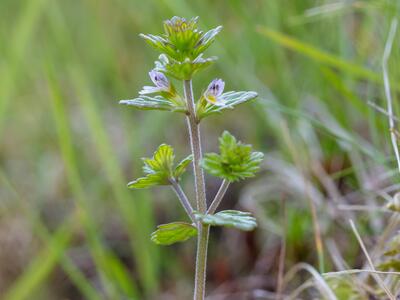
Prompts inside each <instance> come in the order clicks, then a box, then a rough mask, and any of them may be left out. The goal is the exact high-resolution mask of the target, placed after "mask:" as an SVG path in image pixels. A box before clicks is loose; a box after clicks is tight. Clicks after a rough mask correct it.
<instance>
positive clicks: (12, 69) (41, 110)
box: [0, 0, 400, 300]
mask: <svg viewBox="0 0 400 300" xmlns="http://www.w3.org/2000/svg"><path fill="white" fill-rule="evenodd" d="M322 3H325V2H319V1H311V0H302V1H279V0H271V1H241V0H231V1H211V0H206V1H183V0H161V1H139V0H132V1H127V0H116V1H111V0H100V1H95V0H83V1H76V0H72V1H60V0H56V1H46V0H29V1H28V0H22V1H13V0H3V1H1V2H0V25H1V26H0V141H1V142H0V170H1V176H0V178H1V180H0V241H1V240H3V239H2V236H1V232H3V231H2V230H1V228H2V226H6V224H8V223H7V222H8V221H7V220H8V219H7V218H9V217H10V216H16V217H18V218H22V219H26V220H27V222H28V224H29V226H28V228H29V231H30V233H31V234H32V236H33V241H32V243H31V251H30V252H29V253H31V255H32V256H31V257H29V262H30V263H29V264H28V265H27V266H26V267H25V268H24V269H22V270H21V269H18V270H15V272H16V273H15V276H14V277H10V280H8V279H7V278H5V279H3V280H2V279H1V277H2V276H3V271H4V270H7V268H11V270H13V272H14V268H13V266H14V265H17V263H16V262H15V263H11V261H12V260H13V259H14V258H13V257H14V256H13V255H14V254H13V253H2V252H1V250H0V295H1V297H0V298H3V295H4V299H41V300H46V299H65V298H68V297H78V298H76V299H125V298H126V299H141V300H142V299H164V298H163V297H167V295H168V294H169V295H173V296H172V298H174V297H175V298H178V299H186V298H188V297H189V296H188V295H190V293H191V292H190V290H191V286H192V284H193V283H192V274H193V267H192V266H191V262H192V260H193V255H194V254H193V251H194V245H193V243H188V244H187V245H185V246H178V247H174V248H164V247H163V248H159V247H157V246H155V245H154V244H152V243H151V241H150V237H149V236H150V233H151V232H152V231H153V230H154V229H155V228H156V224H159V223H165V222H171V221H174V220H175V218H176V219H177V218H178V216H183V211H182V210H181V209H180V207H179V204H178V203H177V202H176V201H175V199H174V198H173V194H172V192H171V191H169V190H165V189H156V190H155V191H151V192H150V191H144V192H132V191H130V190H128V189H127V188H126V183H127V182H129V181H130V180H131V179H133V178H136V177H137V176H138V175H140V174H141V170H140V157H145V156H149V155H151V154H152V153H153V151H154V149H155V148H156V147H157V146H158V145H159V144H160V143H162V142H168V143H169V144H171V145H173V147H174V148H175V149H176V151H177V156H179V157H184V156H185V155H186V154H188V152H189V147H188V145H187V139H186V138H187V137H186V127H185V123H184V120H182V119H181V118H176V115H174V114H168V113H160V112H141V111H135V110H131V109H128V108H126V107H119V106H118V104H117V103H118V100H119V99H128V98H133V97H134V96H136V94H137V91H138V90H139V89H140V88H141V87H142V86H143V85H146V84H148V83H149V79H148V78H147V72H148V71H149V70H150V69H151V68H152V67H153V61H154V60H155V58H156V56H157V55H156V54H155V52H154V51H152V49H150V47H148V45H146V44H145V43H144V42H143V41H142V40H141V39H140V38H139V37H138V34H139V33H141V32H144V33H159V32H160V31H161V22H162V20H164V19H167V18H169V17H171V16H173V15H181V16H186V17H192V16H196V15H198V16H200V26H201V27H203V28H205V29H206V28H209V27H212V26H216V25H219V24H221V25H223V27H224V29H223V31H222V32H221V34H220V37H219V39H218V40H217V41H216V42H215V44H214V45H213V46H212V47H211V48H210V49H209V50H208V53H209V54H210V55H217V56H218V57H219V58H220V59H219V60H218V61H217V63H216V64H215V66H213V67H211V68H210V69H209V70H208V72H204V74H202V75H201V76H199V78H198V80H196V81H195V82H194V87H195V94H196V95H197V96H198V95H199V94H200V92H201V91H202V90H204V88H205V87H206V86H207V84H208V82H209V81H210V80H212V79H214V78H216V77H220V78H223V79H224V80H225V81H226V82H227V86H226V88H227V89H232V90H246V89H247V90H255V91H257V92H258V93H259V95H260V97H259V100H258V101H255V102H254V103H253V104H251V105H248V106H239V107H238V108H237V109H236V110H234V111H229V112H227V113H226V114H224V115H223V116H214V117H210V118H209V119H207V122H206V123H205V124H204V126H203V139H204V143H205V148H206V150H207V151H214V150H215V149H216V144H217V137H218V136H219V135H220V134H221V133H222V132H223V130H224V129H227V130H229V131H230V132H232V133H234V134H235V136H237V137H238V139H240V140H243V141H244V142H246V143H247V142H248V143H252V144H254V148H255V149H257V150H260V151H263V152H265V153H266V159H265V164H264V169H263V171H262V173H261V176H260V177H259V178H258V179H257V180H249V181H247V182H245V184H244V185H235V186H233V188H232V192H231V194H229V197H227V198H226V199H225V200H224V201H231V204H232V205H231V207H232V206H234V204H235V203H238V206H245V208H248V209H250V210H255V211H256V212H257V214H258V218H259V220H261V221H260V223H261V226H260V227H259V229H258V230H257V231H256V233H255V236H256V238H255V241H254V245H253V246H248V247H253V248H251V249H249V250H248V251H249V252H246V251H245V250H244V249H247V248H246V247H247V246H246V247H245V246H243V247H239V246H237V245H236V246H235V247H236V248H235V249H236V251H235V253H231V248H230V247H232V245H231V244H230V243H229V240H235V238H236V241H238V243H241V244H240V245H245V244H246V243H245V238H247V239H251V237H250V236H248V235H247V236H245V235H240V236H235V234H234V233H232V232H231V231H227V232H224V233H225V234H224V236H225V238H222V237H221V236H220V235H219V234H215V235H214V234H213V235H212V241H211V254H210V268H209V273H210V276H209V280H210V281H209V292H210V293H213V292H214V291H215V288H216V287H220V286H221V284H222V283H223V282H229V283H231V284H232V285H235V284H238V283H239V282H240V281H241V279H243V278H247V276H252V275H254V276H267V275H270V276H272V278H274V279H275V276H276V274H277V273H278V272H277V266H275V265H268V268H267V267H265V268H264V269H265V270H267V269H268V270H270V271H269V272H264V271H260V270H259V269H257V268H255V267H254V266H255V265H256V263H257V262H260V261H263V260H262V259H263V257H264V255H266V253H273V252H271V251H272V250H271V249H273V248H274V247H276V245H279V243H280V240H281V238H282V236H283V225H282V224H283V220H282V215H281V213H280V209H279V207H280V199H282V197H284V198H285V199H286V207H287V209H288V212H289V214H288V216H289V219H288V220H287V222H288V224H287V225H288V226H287V228H288V230H290V231H289V232H287V233H286V235H287V236H288V237H289V238H290V239H289V240H288V244H287V255H286V271H287V270H289V269H290V268H291V267H292V266H293V265H295V264H296V263H298V262H307V263H309V264H310V265H313V266H314V267H318V258H317V255H316V250H315V246H314V242H313V241H312V240H304V239H300V238H296V237H299V236H300V237H309V236H313V226H312V222H311V220H310V218H311V217H310V212H309V199H310V198H311V200H312V201H314V202H315V205H316V212H317V221H318V222H319V224H320V226H321V231H322V242H323V248H324V262H323V263H324V265H325V269H326V271H332V270H337V269H339V266H338V261H337V260H338V259H339V258H338V257H336V256H334V255H332V253H331V252H330V251H331V250H332V249H333V248H332V241H333V242H334V243H335V245H336V246H337V248H338V250H339V253H340V254H341V255H342V257H341V258H340V259H343V260H344V262H345V263H346V264H347V265H348V267H349V268H355V267H360V264H361V263H362V262H363V261H364V257H363V256H362V254H361V252H360V250H359V248H358V244H357V243H356V239H355V237H354V236H353V233H352V231H351V229H350V227H349V226H348V222H347V220H348V219H349V218H352V219H354V221H356V223H357V227H358V228H359V230H360V232H361V234H362V236H363V239H364V240H365V241H366V242H367V243H369V242H371V241H376V244H375V246H374V247H373V246H371V248H370V249H371V252H374V253H375V255H376V256H375V257H374V259H376V261H377V263H378V261H379V259H382V260H384V257H383V256H382V251H383V250H380V248H382V246H385V245H387V243H388V240H389V239H390V237H392V236H393V235H394V234H395V230H394V229H392V231H390V230H389V229H390V228H396V223H394V222H395V221H393V220H392V219H391V218H389V217H388V215H387V213H382V212H376V211H371V210H368V211H363V212H359V211H347V210H345V211H343V210H341V209H339V206H340V205H343V204H346V205H350V204H357V205H362V206H365V207H370V208H371V207H380V208H381V207H383V206H384V205H385V204H386V202H387V199H389V198H390V197H389V196H390V195H392V194H393V192H395V191H396V190H397V186H396V185H395V184H396V183H397V176H398V175H397V174H396V173H395V172H393V171H394V170H395V169H396V165H395V160H394V156H393V151H392V148H391V144H390V137H389V129H388V122H387V117H386V116H385V115H384V114H382V113H381V112H378V111H377V110H376V109H375V108H373V107H372V106H371V105H370V104H369V103H370V102H372V103H374V104H375V105H377V106H379V107H382V108H383V109H385V110H386V99H385V94H384V89H383V77H382V66H381V63H382V55H383V49H384V46H385V42H386V38H387V34H388V30H389V26H390V21H391V19H392V18H393V17H399V16H400V15H399V7H400V2H399V1H389V0H387V1H386V0H376V1H353V2H348V3H347V2H343V3H344V4H343V5H341V6H338V7H337V8H333V7H332V6H329V5H328V6H324V5H322ZM329 3H333V1H327V2H326V3H325V4H329ZM321 5H322V6H321ZM399 32H400V30H399V31H398V32H397V35H396V37H395V41H394V46H393V51H392V55H391V57H390V60H389V76H390V83H391V87H392V93H393V98H394V99H393V102H394V112H395V114H396V115H400V114H399V104H398V91H399V88H400V86H399V80H400V51H399V50H398V49H399V45H400V33H399ZM177 85H178V86H179V88H181V87H180V85H179V83H177ZM287 132H289V133H290V134H289V140H290V141H289V142H290V143H288V140H287V136H288V135H287ZM285 136H286V137H285ZM290 144H291V145H294V148H295V151H294V152H297V154H296V155H293V153H294V152H293V146H289V145H290ZM291 147H292V149H291ZM316 166H320V167H321V168H322V170H323V171H324V172H325V173H323V174H321V173H320V172H318V170H319V171H321V170H320V169H318V167H316ZM386 173H387V174H389V175H388V177H387V178H386V179H385V180H380V179H379V178H381V177H382V176H383V175H384V174H386ZM190 180H191V178H185V180H184V182H183V183H184V187H185V188H186V189H187V188H188V187H189V186H190V185H189V181H190ZM207 180H208V183H209V186H210V188H211V193H214V192H215V187H216V186H217V185H218V183H219V182H218V181H217V180H215V179H214V178H211V177H209V178H207ZM378 180H380V181H379V182H378ZM186 183H187V184H186ZM386 189H388V190H389V192H387V190H386ZM390 189H391V190H390ZM249 191H252V193H250V192H249ZM187 193H188V194H189V196H192V195H193V191H190V190H188V189H187ZM250 194H251V197H250V196H249V195H250ZM210 196H211V195H210ZM385 197H386V198H385ZM249 199H251V200H249ZM171 203H174V204H171ZM294 212H299V215H296V216H294V215H293V214H294ZM296 224H301V226H300V225H296ZM388 224H389V225H390V226H388ZM387 228H389V229H387ZM385 230H387V231H388V234H387V235H385V236H383V235H382V232H384V231H385ZM379 237H381V239H380V238H379ZM9 238H10V240H13V238H15V239H17V238H18V237H13V236H11V237H9ZM343 240H347V241H351V242H348V243H342V242H341V241H343ZM289 241H294V242H293V243H290V242H289ZM246 245H247V244H246ZM274 245H275V246H274ZM371 245H372V244H371ZM252 250H254V251H255V252H254V253H256V254H254V253H253V252H251V251H252ZM75 251H76V252H77V253H79V255H80V256H79V257H85V258H86V260H84V261H83V262H82V261H80V260H79V259H77V258H76V257H75V256H73V255H72V254H71V253H75ZM268 251H270V252H268ZM335 253H336V252H335ZM336 255H337V253H336ZM277 257H278V256H277ZM360 257H361V258H360ZM7 258H8V259H7ZM2 259H3V260H4V261H2ZM335 259H336V260H335ZM221 264H222V266H221ZM321 264H322V262H321ZM222 268H224V269H223V270H225V271H224V272H225V273H223V272H222V271H221V272H222V273H221V272H220V271H219V270H222ZM264 269H263V270H264ZM13 274H14V273H13ZM60 274H62V275H60ZM59 276H63V278H65V281H63V284H60V283H59V282H58V281H57V278H59ZM296 278H297V280H293V282H292V284H293V286H289V287H288V291H289V290H290V291H293V290H294V289H295V288H296V287H297V286H299V285H300V284H301V282H300V280H298V279H299V278H301V276H299V277H296ZM6 279H7V280H6ZM235 280H236V281H235ZM356 280H357V282H362V280H363V278H362V277H357V279H356ZM244 281H245V280H244ZM317 281H318V280H317ZM3 282H4V284H3ZM55 282H56V283H55ZM336 283H337V284H339V281H337V282H336ZM268 284H269V285H268V287H265V286H260V287H257V288H259V289H269V290H270V291H274V288H275V285H274V284H273V283H272V281H271V282H269V283H268ZM370 285H371V286H372V287H373V289H376V288H377V285H376V284H375V283H370ZM241 286H242V287H243V288H242V290H243V291H245V290H246V289H247V287H246V285H245V284H243V285H241ZM332 286H334V284H333V283H332ZM391 287H392V288H393V289H395V288H396V287H398V278H396V277H392V278H391ZM347 289H348V287H346V289H344V288H343V290H345V291H347ZM343 290H340V293H343ZM222 292H226V293H229V291H228V290H227V291H225V290H223V289H222ZM68 293H71V294H70V295H69V294H68ZM338 294H339V288H338ZM71 295H72V296H71ZM74 295H75V296H74ZM364 296H365V295H364ZM124 297H125V298H124ZM73 299H75V298H73ZM165 299H166V298H165ZM305 299H306V296H305ZM361 299H366V298H362V297H361Z"/></svg>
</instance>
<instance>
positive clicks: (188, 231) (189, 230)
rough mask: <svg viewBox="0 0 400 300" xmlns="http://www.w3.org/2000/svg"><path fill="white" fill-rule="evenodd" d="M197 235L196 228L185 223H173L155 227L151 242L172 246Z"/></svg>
mask: <svg viewBox="0 0 400 300" xmlns="http://www.w3.org/2000/svg"><path fill="white" fill-rule="evenodd" d="M196 235H197V228H196V227H195V226H193V225H191V224H189V223H185V222H173V223H168V224H162V225H158V226H157V230H156V231H154V232H153V233H152V234H151V240H152V241H153V242H154V243H156V244H158V245H165V246H168V245H172V244H175V243H178V242H184V241H186V240H188V239H190V238H191V237H194V236H196Z"/></svg>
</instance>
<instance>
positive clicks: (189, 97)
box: [183, 80, 207, 213]
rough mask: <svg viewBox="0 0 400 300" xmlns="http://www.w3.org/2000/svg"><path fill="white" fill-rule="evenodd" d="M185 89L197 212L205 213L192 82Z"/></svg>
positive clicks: (205, 205)
mask: <svg viewBox="0 0 400 300" xmlns="http://www.w3.org/2000/svg"><path fill="white" fill-rule="evenodd" d="M183 87H184V90H185V98H186V103H187V109H188V115H187V124H188V128H189V136H190V146H191V148H192V153H193V169H194V181H195V182H194V183H195V191H196V204H197V210H198V211H200V212H201V213H205V212H206V210H207V203H206V188H205V184H204V174H203V170H202V168H201V167H200V161H201V159H202V156H203V154H202V150H201V139H200V126H199V124H198V122H197V118H196V111H195V103H194V99H193V90H192V81H191V80H185V81H184V86H183Z"/></svg>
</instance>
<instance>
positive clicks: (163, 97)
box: [120, 16, 264, 300]
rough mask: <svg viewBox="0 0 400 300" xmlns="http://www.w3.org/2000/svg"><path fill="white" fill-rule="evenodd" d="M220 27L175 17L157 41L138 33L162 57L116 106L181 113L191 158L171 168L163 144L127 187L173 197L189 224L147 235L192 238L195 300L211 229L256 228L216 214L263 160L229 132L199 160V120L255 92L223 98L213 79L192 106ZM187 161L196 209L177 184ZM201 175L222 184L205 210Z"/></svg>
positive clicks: (237, 216)
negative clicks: (196, 81) (164, 190)
mask: <svg viewBox="0 0 400 300" xmlns="http://www.w3.org/2000/svg"><path fill="white" fill-rule="evenodd" d="M221 28H222V27H221V26H218V27H216V28H214V29H211V30H209V31H207V32H203V31H200V30H199V29H198V28H197V18H192V19H190V20H186V19H185V18H181V17H176V16H175V17H172V18H171V19H170V20H167V21H165V22H164V29H165V34H163V35H162V36H155V35H152V34H148V35H145V34H141V37H143V38H144V39H145V40H146V41H147V42H148V43H149V44H150V45H151V46H153V47H154V48H156V49H157V50H159V51H161V52H162V54H161V55H160V56H159V59H158V61H156V63H155V65H156V68H155V69H153V70H152V71H150V72H149V76H150V79H151V81H152V82H153V84H154V86H144V87H143V89H142V90H141V91H140V92H139V95H140V96H139V97H138V98H135V99H129V100H121V101H120V103H121V104H124V105H129V106H133V107H136V108H138V109H144V110H162V111H170V112H177V113H185V114H186V121H187V126H188V131H189V138H190V146H191V152H192V153H191V155H189V156H187V157H186V158H184V159H183V160H181V161H180V162H179V163H178V164H177V165H175V163H174V158H175V155H174V149H173V148H172V146H170V145H168V144H161V145H160V146H159V147H158V148H157V150H156V151H155V152H154V154H153V157H147V158H143V161H144V166H143V171H144V173H145V175H144V176H143V177H139V178H137V179H135V180H133V181H131V182H129V183H128V187H129V188H131V189H144V188H149V187H153V186H157V185H162V186H165V185H170V186H171V188H172V189H173V191H174V192H175V193H176V195H177V197H178V199H179V201H180V203H181V205H182V207H183V208H184V209H185V211H186V213H187V215H188V216H189V218H190V220H191V223H187V222H173V223H168V224H162V225H159V226H157V230H156V231H154V232H153V233H152V234H151V240H152V241H153V242H154V243H156V244H158V245H165V246H167V245H172V244H174V243H178V242H184V241H186V240H188V239H189V238H191V237H194V236H197V253H196V272H195V288H194V300H204V297H205V286H206V271H207V247H208V239H209V232H210V226H225V227H230V228H236V229H239V230H244V231H250V230H253V229H254V228H255V227H256V226H257V222H256V219H255V218H254V217H252V216H251V214H250V213H248V212H242V211H237V210H225V211H220V212H217V213H216V210H217V208H218V206H219V204H220V203H221V200H222V198H223V196H224V194H225V192H226V190H227V189H228V187H229V183H230V182H234V181H238V180H241V179H245V178H247V177H253V176H254V174H255V172H257V171H258V170H259V168H260V163H261V161H262V159H263V156H264V155H263V154H262V153H261V152H255V151H252V146H251V145H247V144H243V143H242V142H240V141H238V140H237V139H236V138H235V137H234V136H233V135H232V134H230V133H229V132H228V131H224V133H223V134H222V136H221V137H220V138H219V148H220V152H221V153H220V154H217V153H206V154H205V155H204V158H203V153H202V144H201V134H200V120H203V119H204V118H205V117H207V116H209V115H212V114H217V113H220V112H222V111H223V110H226V109H232V108H234V107H235V106H236V105H239V104H241V103H244V102H247V101H250V100H252V99H254V98H256V97H257V93H256V92H252V91H239V92H235V91H230V92H225V93H224V88H225V82H224V81H223V80H222V79H214V80H212V81H211V83H210V84H209V85H208V87H207V89H206V90H205V91H204V92H203V93H202V95H201V96H200V98H198V100H197V102H195V100H194V97H193V87H192V77H193V75H194V74H195V73H197V72H198V71H200V70H202V69H204V68H206V67H207V66H209V65H210V64H211V63H212V62H213V61H215V59H216V58H215V57H212V58H204V57H203V52H204V51H205V50H206V49H207V48H208V47H209V46H210V45H211V43H212V42H213V41H214V38H215V36H216V35H217V34H218V33H219V32H220V31H221ZM167 76H172V77H174V78H175V79H179V80H182V82H183V90H184V95H181V94H180V93H179V92H178V91H177V90H176V89H175V87H174V85H173V83H172V82H170V81H169V80H168V77H167ZM152 94H156V95H152ZM191 162H192V163H193V170H194V172H193V173H194V189H195V194H196V204H195V205H194V204H192V203H191V202H190V201H189V199H188V197H187V196H186V194H185V192H184V191H183V190H182V188H181V186H180V185H179V181H180V178H181V175H182V174H183V173H184V172H185V170H186V168H187V166H188V165H189V164H190V163H191ZM203 170H204V171H207V172H208V173H210V174H211V175H214V176H216V177H219V178H222V179H223V182H222V184H221V187H220V188H219V190H218V192H217V194H216V196H215V197H214V200H213V201H212V203H211V205H210V207H208V208H207V198H206V187H205V181H204V173H203Z"/></svg>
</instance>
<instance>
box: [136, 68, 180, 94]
mask: <svg viewBox="0 0 400 300" xmlns="http://www.w3.org/2000/svg"><path fill="white" fill-rule="evenodd" d="M149 76H150V79H151V81H153V83H154V85H155V86H144V87H143V89H142V90H141V91H140V92H139V94H140V95H146V94H153V93H161V92H166V93H168V94H171V93H172V91H173V89H172V86H171V84H170V82H169V80H168V78H167V77H166V76H165V75H164V74H163V73H161V72H158V71H156V70H152V71H150V72H149Z"/></svg>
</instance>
